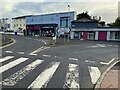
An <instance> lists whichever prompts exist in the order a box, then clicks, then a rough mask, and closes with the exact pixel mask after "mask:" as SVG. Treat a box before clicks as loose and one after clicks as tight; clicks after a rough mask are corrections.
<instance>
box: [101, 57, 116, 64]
mask: <svg viewBox="0 0 120 90" xmlns="http://www.w3.org/2000/svg"><path fill="white" fill-rule="evenodd" d="M114 60H115V58H113V59H112V60H110V61H109V62H108V63H106V62H100V64H106V65H109V64H110V63H111V62H113V61H114Z"/></svg>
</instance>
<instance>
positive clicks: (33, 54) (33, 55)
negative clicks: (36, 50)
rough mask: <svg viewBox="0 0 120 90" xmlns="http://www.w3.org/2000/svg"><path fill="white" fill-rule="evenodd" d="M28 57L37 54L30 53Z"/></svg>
mask: <svg viewBox="0 0 120 90" xmlns="http://www.w3.org/2000/svg"><path fill="white" fill-rule="evenodd" d="M29 55H33V56H36V55H37V54H33V53H30V54H29Z"/></svg>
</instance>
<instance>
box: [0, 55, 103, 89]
mask: <svg viewBox="0 0 120 90" xmlns="http://www.w3.org/2000/svg"><path fill="white" fill-rule="evenodd" d="M9 59H13V61H11V62H9V63H7V64H5V65H3V66H0V74H2V73H4V72H7V71H8V70H9V69H12V68H14V67H15V66H17V65H20V64H22V63H24V62H26V61H27V60H29V58H26V57H19V58H17V59H16V60H14V56H5V57H3V58H1V59H0V63H2V62H5V61H7V60H9ZM43 62H45V60H41V59H36V60H33V61H32V62H31V63H29V64H28V65H26V66H24V67H22V68H21V69H19V70H17V71H16V72H14V73H13V74H11V75H8V77H7V78H4V79H3V80H2V81H0V85H2V86H9V87H12V86H15V85H16V84H17V83H18V82H19V81H22V80H23V79H24V77H27V75H28V74H29V73H30V72H33V71H34V69H35V68H37V67H38V66H39V65H41V64H43ZM60 64H61V62H58V61H52V62H50V63H49V65H48V66H46V68H45V69H43V71H42V72H41V73H39V75H38V76H37V77H36V78H35V79H34V80H33V81H32V82H31V83H30V85H29V86H27V87H26V88H27V89H33V88H47V85H48V83H49V82H50V80H51V79H52V77H54V74H55V72H56V71H57V70H58V68H59V66H60ZM88 71H89V74H90V77H91V82H92V83H93V84H95V83H96V82H97V80H98V79H99V77H100V75H101V72H100V70H99V68H98V67H94V66H88ZM79 77H80V73H79V65H77V64H73V63H69V64H68V67H67V71H66V76H65V79H64V85H63V87H62V88H77V89H79V88H80V81H79Z"/></svg>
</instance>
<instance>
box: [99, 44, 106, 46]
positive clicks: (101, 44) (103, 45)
mask: <svg viewBox="0 0 120 90" xmlns="http://www.w3.org/2000/svg"><path fill="white" fill-rule="evenodd" d="M97 45H98V46H100V47H106V46H105V45H103V44H97Z"/></svg>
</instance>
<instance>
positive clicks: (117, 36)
mask: <svg viewBox="0 0 120 90" xmlns="http://www.w3.org/2000/svg"><path fill="white" fill-rule="evenodd" d="M115 39H120V32H119V31H117V32H115Z"/></svg>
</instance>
